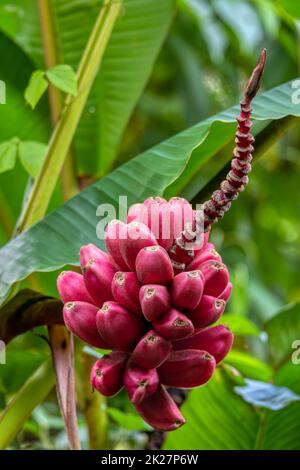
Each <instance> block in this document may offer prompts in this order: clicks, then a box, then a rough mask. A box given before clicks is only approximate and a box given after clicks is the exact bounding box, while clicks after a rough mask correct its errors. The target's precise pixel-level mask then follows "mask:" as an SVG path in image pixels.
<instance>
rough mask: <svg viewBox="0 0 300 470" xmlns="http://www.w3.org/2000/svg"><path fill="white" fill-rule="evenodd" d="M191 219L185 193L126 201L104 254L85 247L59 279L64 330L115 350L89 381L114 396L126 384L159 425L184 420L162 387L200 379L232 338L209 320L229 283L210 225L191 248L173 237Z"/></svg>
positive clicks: (136, 403) (203, 379) (200, 381)
mask: <svg viewBox="0 0 300 470" xmlns="http://www.w3.org/2000/svg"><path fill="white" fill-rule="evenodd" d="M153 214H155V216H154V217H153ZM194 226H195V211H193V209H192V207H191V205H190V204H189V203H188V202H187V201H186V200H185V199H182V198H172V199H171V200H170V201H169V202H167V201H166V200H164V199H162V198H149V199H147V200H146V201H145V202H144V203H143V204H135V205H134V206H132V207H131V208H130V210H129V213H128V219H127V223H126V224H125V223H124V222H121V221H119V220H115V221H112V222H110V223H109V224H108V226H107V229H106V235H105V243H106V248H107V252H108V253H105V252H103V251H101V250H100V249H98V248H97V247H96V246H95V245H93V244H89V245H87V246H84V247H82V248H81V250H80V264H81V270H82V274H79V273H76V272H72V271H66V272H63V273H61V274H60V276H59V278H58V281H57V287H58V291H59V294H60V297H61V299H62V301H63V302H64V310H63V313H64V321H65V324H66V326H67V327H68V329H69V330H70V331H71V332H72V333H74V334H75V335H76V336H78V337H79V338H80V339H82V340H83V341H85V342H86V343H88V344H90V345H91V346H94V347H96V348H103V349H108V350H112V352H111V353H110V354H107V355H105V356H103V357H102V358H101V359H98V360H97V361H96V362H95V364H94V366H93V368H92V371H91V384H92V386H93V388H94V389H96V390H97V391H98V392H100V393H102V394H103V395H105V396H112V395H115V394H116V393H118V392H119V391H120V390H121V389H122V387H123V386H125V388H126V390H127V392H128V396H129V399H130V400H131V402H132V404H133V405H134V407H135V408H136V410H137V411H138V413H139V414H140V415H141V416H142V417H143V418H144V420H145V421H146V422H148V423H149V424H150V425H151V426H153V427H154V428H156V429H159V430H166V431H170V430H173V429H177V428H178V427H179V426H181V425H182V424H184V422H185V420H184V418H183V416H182V415H181V413H180V411H179V409H178V407H177V406H176V404H175V402H174V400H173V399H172V398H171V396H170V395H169V393H168V392H167V389H166V387H176V388H187V389H190V388H194V387H198V386H200V385H204V384H205V383H207V382H208V380H209V379H210V378H211V377H212V375H213V373H214V370H215V368H216V365H217V364H218V363H219V362H221V361H222V360H223V359H224V357H225V356H226V354H227V353H228V352H229V350H230V348H231V345H232V342H233V335H232V333H231V332H230V330H229V329H228V328H227V327H225V326H223V325H217V326H212V327H211V326H210V325H212V324H214V323H215V322H216V321H217V320H218V319H219V318H220V316H221V315H222V313H223V312H224V310H225V306H226V302H227V300H228V298H229V296H230V293H231V289H232V285H231V283H230V281H229V275H228V270H227V268H226V266H225V265H224V264H223V262H222V259H221V257H220V255H219V254H218V253H217V252H216V250H215V248H214V246H213V244H211V243H209V242H208V233H205V234H204V235H203V234H202V238H201V240H200V241H199V240H198V241H197V243H198V245H197V244H196V245H195V249H194V248H192V249H189V250H186V249H183V248H182V249H181V247H180V244H178V243H177V244H176V241H177V240H178V239H179V238H180V236H181V234H182V233H184V230H185V229H186V228H187V227H188V228H189V229H191V228H192V227H194Z"/></svg>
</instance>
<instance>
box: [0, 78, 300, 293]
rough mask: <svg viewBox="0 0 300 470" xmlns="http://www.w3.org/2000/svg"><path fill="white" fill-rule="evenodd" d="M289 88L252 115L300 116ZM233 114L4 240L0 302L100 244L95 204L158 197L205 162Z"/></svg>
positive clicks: (180, 137)
mask: <svg viewBox="0 0 300 470" xmlns="http://www.w3.org/2000/svg"><path fill="white" fill-rule="evenodd" d="M291 92H292V87H291V83H286V84H284V85H281V86H279V87H277V88H275V89H273V90H270V91H268V92H266V93H264V94H263V95H261V96H259V97H258V98H257V99H256V101H255V103H254V106H253V107H254V112H255V116H256V118H257V119H260V120H269V119H279V118H281V117H283V116H285V115H286V114H292V115H300V107H299V106H296V105H294V104H293V103H292V100H291ZM236 114H237V109H236V107H234V108H230V109H229V110H227V111H225V112H223V113H220V114H218V115H216V116H213V117H211V118H209V119H207V120H205V121H203V122H200V123H199V124H196V125H195V126H193V127H191V128H189V129H186V130H185V131H183V132H181V133H180V134H177V135H175V136H173V137H172V138H170V139H168V140H166V141H165V142H162V143H161V144H159V145H156V146H155V147H153V148H152V149H150V150H148V151H146V152H144V153H143V154H141V155H139V156H138V157H136V158H134V159H132V160H131V161H129V162H128V163H126V164H125V165H122V166H120V167H119V168H118V169H117V170H115V171H113V172H112V173H111V174H110V175H108V176H107V177H105V178H102V179H101V180H100V181H98V182H96V183H95V184H94V185H92V186H90V187H89V188H87V189H86V190H84V191H82V192H81V193H80V194H79V195H77V196H76V197H74V198H73V199H71V200H70V201H69V202H67V203H66V204H64V205H62V206H61V207H60V208H59V209H57V210H56V211H54V212H52V213H51V214H49V215H48V216H47V217H46V218H45V219H44V220H43V221H41V222H39V223H37V224H36V225H35V226H33V227H32V228H31V229H29V230H28V231H27V232H25V233H24V234H21V235H20V236H18V237H16V238H15V239H14V240H12V241H11V242H10V243H8V244H7V245H6V246H5V247H3V248H2V249H1V250H0V266H1V281H0V300H4V298H5V297H6V295H7V293H8V291H9V288H10V285H11V284H13V283H14V282H16V281H19V280H21V279H24V278H25V277H27V276H28V275H29V274H30V273H32V272H35V271H51V270H56V269H58V268H59V267H62V266H64V265H65V264H78V251H79V248H80V246H82V245H84V244H86V243H97V244H98V245H100V246H101V247H102V248H103V247H104V244H103V240H102V239H101V240H99V238H97V233H96V228H97V224H98V222H99V219H97V216H96V211H97V207H98V206H99V205H100V204H103V203H106V204H112V206H114V207H118V206H119V196H127V198H128V200H127V202H128V205H131V204H133V203H135V202H139V201H143V200H144V199H145V198H146V197H149V196H156V195H162V194H163V193H164V191H165V190H166V188H167V187H168V186H169V185H170V184H171V183H172V182H173V181H175V180H177V179H178V178H179V177H180V179H181V174H182V173H183V175H184V174H185V171H186V169H187V168H188V163H189V162H190V161H192V160H193V165H194V164H195V162H197V171H200V169H201V165H203V164H204V162H206V161H207V158H206V155H205V154H201V147H202V144H203V143H204V144H205V141H206V138H207V136H210V135H211V134H212V135H214V125H215V124H217V125H218V127H219V126H220V125H222V126H223V127H224V131H225V132H226V128H227V124H226V123H228V122H234V121H235V116H236ZM214 123H215V124H214ZM200 155H201V158H200ZM229 158H230V157H229ZM212 161H213V160H212ZM183 179H184V178H183ZM121 205H122V204H121ZM111 216H112V218H114V217H115V216H118V214H111Z"/></svg>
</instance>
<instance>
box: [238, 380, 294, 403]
mask: <svg viewBox="0 0 300 470" xmlns="http://www.w3.org/2000/svg"><path fill="white" fill-rule="evenodd" d="M234 390H235V392H236V393H237V394H238V395H240V396H241V397H243V399H244V400H245V401H246V402H247V403H251V404H252V405H254V406H259V407H262V408H267V409H268V410H274V411H277V410H281V409H283V408H285V407H287V406H288V405H290V404H291V403H294V402H296V401H300V395H297V394H296V393H294V392H292V391H291V390H290V389H289V388H287V387H279V386H278V385H273V384H269V383H265V382H260V381H258V380H251V379H246V385H244V386H242V387H240V386H238V387H234Z"/></svg>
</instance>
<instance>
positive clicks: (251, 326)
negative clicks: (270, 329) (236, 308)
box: [216, 313, 259, 336]
mask: <svg viewBox="0 0 300 470" xmlns="http://www.w3.org/2000/svg"><path fill="white" fill-rule="evenodd" d="M216 324H217V325H223V324H225V325H227V326H229V328H230V329H231V331H232V332H233V334H234V335H236V336H258V335H259V329H258V327H257V326H256V325H255V323H253V322H252V321H251V320H249V318H247V317H243V316H242V315H238V314H234V313H225V314H224V315H223V316H222V317H221V318H220V320H218V322H217V323H216Z"/></svg>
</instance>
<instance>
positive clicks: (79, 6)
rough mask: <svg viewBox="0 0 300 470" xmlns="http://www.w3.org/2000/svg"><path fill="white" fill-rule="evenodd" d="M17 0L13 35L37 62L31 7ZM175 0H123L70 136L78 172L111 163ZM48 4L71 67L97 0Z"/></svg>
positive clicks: (37, 35) (36, 36)
mask: <svg viewBox="0 0 300 470" xmlns="http://www.w3.org/2000/svg"><path fill="white" fill-rule="evenodd" d="M21 1H22V6H21V7H20V5H19V2H20V0H18V1H16V0H11V1H10V4H12V5H14V6H15V7H16V8H19V9H20V10H21V11H22V13H23V15H24V16H25V17H26V22H21V23H20V25H19V29H18V34H16V35H15V36H14V39H15V41H16V42H17V43H18V44H19V46H20V47H21V48H23V50H25V51H26V52H27V53H28V54H29V55H30V57H31V58H32V59H33V60H34V62H35V64H36V67H37V68H42V67H43V66H44V63H43V53H42V43H41V34H40V27H39V18H38V14H37V7H36V5H33V4H32V1H31V0H21ZM175 5H176V1H175V0H164V1H161V0H151V1H149V0H124V6H123V10H122V14H121V15H120V18H119V20H118V24H117V26H116V28H115V29H114V31H113V34H112V37H111V39H110V42H109V44H108V48H107V50H106V53H105V56H104V59H103V64H102V66H101V70H100V72H99V74H98V76H97V78H96V80H95V83H94V86H93V89H92V91H91V94H90V97H89V100H88V102H87V105H86V108H85V111H84V113H83V116H82V119H81V121H80V125H79V129H78V132H77V135H76V138H75V144H74V146H75V154H76V155H77V156H78V168H79V170H80V172H81V173H82V174H91V173H97V174H99V175H102V174H104V173H107V172H108V171H109V170H110V169H111V168H112V167H113V165H114V162H115V159H116V157H117V152H118V147H119V142H120V139H121V137H122V135H123V132H124V130H125V128H126V125H127V123H128V120H129V117H130V115H131V113H132V111H133V109H134V108H135V106H136V104H137V101H138V99H139V97H140V95H141V93H142V91H143V90H144V87H145V85H146V82H147V80H148V79H149V76H150V73H151V70H152V67H153V64H154V61H155V59H156V57H157V55H158V52H159V50H160V47H161V45H162V42H163V40H164V38H165V36H166V33H167V30H168V27H169V25H170V22H171V20H172V18H173V15H174V12H175ZM51 8H52V12H53V15H54V20H55V26H56V31H57V44H58V47H59V56H60V59H61V62H62V63H66V64H70V65H71V66H72V67H73V68H74V69H75V70H76V68H77V65H78V63H79V59H80V56H81V53H82V51H83V48H84V46H85V44H86V41H87V39H88V37H89V34H90V32H91V30H92V28H93V25H94V22H95V19H96V17H97V15H98V13H99V11H100V9H101V8H103V0H93V1H91V0H80V1H76V2H74V0H53V1H52V2H51ZM0 27H1V18H0ZM4 27H5V25H4Z"/></svg>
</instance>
